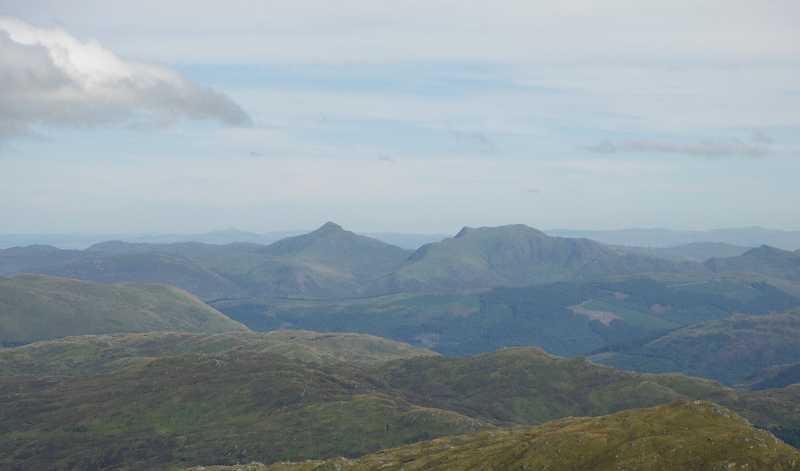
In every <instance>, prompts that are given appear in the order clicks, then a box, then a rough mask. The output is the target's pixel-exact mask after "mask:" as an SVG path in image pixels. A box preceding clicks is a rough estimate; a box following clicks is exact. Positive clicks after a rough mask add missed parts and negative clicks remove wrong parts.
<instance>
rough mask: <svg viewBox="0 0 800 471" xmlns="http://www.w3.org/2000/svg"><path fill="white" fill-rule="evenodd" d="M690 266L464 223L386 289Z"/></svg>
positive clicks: (525, 230) (524, 230) (415, 257)
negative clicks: (458, 230) (475, 226)
mask: <svg viewBox="0 0 800 471" xmlns="http://www.w3.org/2000/svg"><path fill="white" fill-rule="evenodd" d="M691 269H692V268H691V267H684V266H678V265H675V264H673V263H670V262H668V261H666V260H661V259H655V258H652V257H647V256H643V255H638V254H634V253H630V252H623V251H620V250H616V249H614V248H611V247H608V246H604V245H602V244H600V243H597V242H594V241H590V240H588V239H566V238H561V237H550V236H547V235H545V234H544V233H543V232H541V231H537V230H536V229H533V228H530V227H528V226H524V225H513V226H502V227H491V228H490V227H481V228H477V229H473V228H469V227H465V228H464V229H462V230H461V232H459V233H458V234H457V235H456V236H455V237H453V238H451V239H445V240H443V241H441V242H435V243H432V244H427V245H424V246H422V247H420V248H419V249H417V250H416V251H415V252H414V253H413V254H412V255H411V256H410V257H409V258H408V260H407V262H406V264H405V265H404V266H402V267H401V268H399V269H397V270H395V271H394V272H393V273H392V274H391V275H389V276H388V277H387V278H386V280H385V281H384V283H385V287H383V288H382V289H383V290H384V291H388V292H401V291H419V290H436V289H454V288H469V287H482V286H520V285H531V284H535V283H544V282H554V281H579V280H596V279H602V278H607V277H611V276H620V275H633V274H643V273H652V272H658V273H662V272H669V273H673V272H684V271H690V270H691ZM373 291H375V292H380V291H381V289H379V288H373Z"/></svg>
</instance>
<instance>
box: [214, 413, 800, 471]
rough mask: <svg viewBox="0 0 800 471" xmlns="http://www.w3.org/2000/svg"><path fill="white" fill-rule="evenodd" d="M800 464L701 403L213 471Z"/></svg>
mask: <svg viewBox="0 0 800 471" xmlns="http://www.w3.org/2000/svg"><path fill="white" fill-rule="evenodd" d="M798 467H800V451H798V450H796V449H794V448H791V447H789V446H788V445H786V444H785V443H782V442H780V441H778V440H776V439H775V438H774V436H772V435H770V434H769V433H767V432H763V431H760V430H754V429H753V428H752V427H750V426H749V425H748V424H747V422H746V421H745V420H743V419H742V418H741V417H739V416H737V415H736V414H735V413H733V412H731V411H729V410H727V409H726V408H724V407H720V406H718V405H716V404H713V403H709V402H702V401H679V402H674V403H672V404H668V405H663V406H658V407H653V408H650V409H637V410H630V411H625V412H620V413H617V414H613V415H609V416H603V417H600V418H570V419H563V420H558V421H555V422H551V423H548V424H546V425H541V426H539V427H535V428H532V429H529V430H518V431H511V432H509V431H492V432H481V433H476V434H472V435H468V436H462V437H448V438H441V439H438V440H433V441H429V442H423V443H418V444H414V445H410V446H405V447H400V448H396V449H392V450H386V451H382V452H379V453H375V454H371V455H367V456H365V457H363V458H360V459H358V460H348V459H341V458H340V459H334V460H330V461H327V462H306V463H297V464H294V465H286V464H276V465H273V466H259V465H256V464H253V465H249V466H247V465H246V466H238V467H232V468H217V467H210V468H206V469H207V470H208V471H224V470H241V471H245V470H247V471H278V470H285V471H333V470H337V471H367V470H379V469H380V470H387V471H398V470H401V469H402V470H405V471H413V470H439V471H450V470H453V471H454V470H473V469H481V470H497V471H499V470H510V469H549V470H563V471H581V470H583V471H590V470H591V471H604V470H618V469H627V470H632V469H636V470H641V471H647V470H659V471H663V470H674V471H684V470H688V469H758V470H790V469H797V468H798Z"/></svg>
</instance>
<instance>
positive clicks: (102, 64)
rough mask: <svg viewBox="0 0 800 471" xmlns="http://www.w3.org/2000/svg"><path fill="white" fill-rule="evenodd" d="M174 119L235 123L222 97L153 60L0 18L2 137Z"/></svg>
mask: <svg viewBox="0 0 800 471" xmlns="http://www.w3.org/2000/svg"><path fill="white" fill-rule="evenodd" d="M179 117H185V118H189V119H217V120H219V121H221V122H223V123H226V124H234V125H241V124H246V123H248V122H249V121H250V118H249V117H248V116H247V114H246V113H245V112H244V111H243V110H242V109H241V107H239V105H237V104H236V103H234V102H233V100H231V99H230V98H228V97H227V96H225V95H223V94H221V93H219V92H216V91H214V90H212V89H210V88H206V87H203V86H201V85H198V84H196V83H194V82H191V81H190V80H188V79H186V78H185V77H183V76H182V75H180V74H179V73H177V72H175V71H173V70H171V69H169V68H167V67H165V66H162V65H159V64H153V63H143V62H138V61H133V60H123V59H121V58H119V57H117V56H116V55H115V54H114V53H113V52H111V51H109V50H108V49H105V48H104V47H103V46H101V45H100V43H99V42H97V41H96V40H90V41H88V42H85V43H82V42H80V41H79V40H78V39H76V38H75V37H74V36H72V35H70V34H69V33H68V32H67V31H66V30H64V29H62V28H55V29H52V30H45V29H39V28H35V27H33V26H31V25H29V24H27V23H25V22H23V21H21V20H18V19H15V18H9V17H3V18H0V138H4V137H9V136H13V135H19V134H25V133H28V132H30V130H31V125H35V124H39V123H42V124H56V125H67V126H95V125H100V124H107V123H110V122H116V123H123V124H128V125H153V124H160V123H164V122H170V121H173V120H175V119H176V118H179Z"/></svg>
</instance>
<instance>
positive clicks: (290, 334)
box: [0, 330, 435, 376]
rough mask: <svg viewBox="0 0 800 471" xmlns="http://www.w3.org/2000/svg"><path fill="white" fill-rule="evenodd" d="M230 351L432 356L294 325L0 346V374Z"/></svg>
mask: <svg viewBox="0 0 800 471" xmlns="http://www.w3.org/2000/svg"><path fill="white" fill-rule="evenodd" d="M232 351H252V352H259V353H271V354H277V355H281V356H284V357H287V358H293V359H297V360H302V361H307V362H315V363H350V364H353V365H372V364H375V363H380V362H383V361H388V360H395V359H400V358H410V357H413V356H417V355H435V353H433V352H431V351H430V350H424V349H421V348H416V347H412V346H411V345H407V344H404V343H400V342H394V341H391V340H387V339H383V338H380V337H374V336H372V335H361V334H338V333H337V334H320V333H316V332H309V331H298V330H279V331H275V332H266V333H261V332H229V333H224V334H193V333H178V332H149V333H143V334H106V335H83V336H78V337H68V338H64V339H59V340H49V341H40V342H36V343H33V344H30V345H24V346H21V347H17V348H6V349H0V375H2V376H10V375H17V374H30V375H37V376H43V375H45V376H52V375H56V376H60V375H91V374H97V373H103V372H110V371H117V370H120V369H122V368H124V367H127V366H129V365H131V364H134V363H141V362H150V361H152V360H154V359H155V358H160V357H165V356H171V355H178V354H182V353H201V354H204V355H217V354H221V353H225V352H232Z"/></svg>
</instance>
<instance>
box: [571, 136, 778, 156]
mask: <svg viewBox="0 0 800 471" xmlns="http://www.w3.org/2000/svg"><path fill="white" fill-rule="evenodd" d="M580 149H582V150H588V151H590V152H597V153H601V154H615V153H617V152H668V153H674V154H684V155H697V156H703V157H723V156H729V155H735V156H738V157H760V156H762V155H766V154H767V149H765V148H763V147H758V146H753V145H750V144H745V143H744V142H741V141H738V140H736V139H728V140H709V141H703V142H695V143H681V142H666V141H659V140H656V139H642V140H635V141H624V142H618V143H614V142H611V141H608V140H606V141H601V142H598V143H597V144H595V145H593V146H587V147H580Z"/></svg>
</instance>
